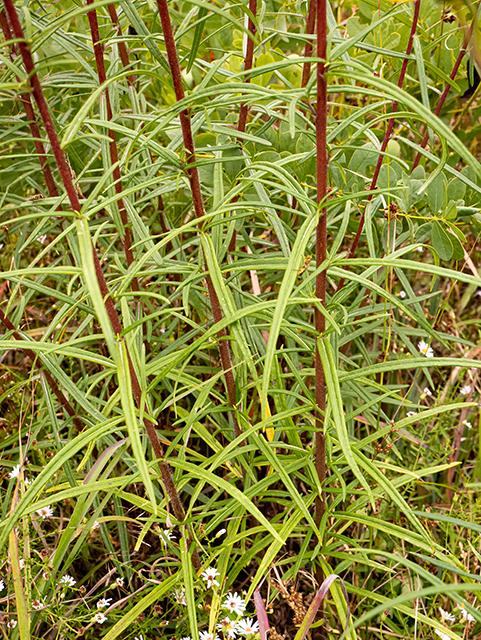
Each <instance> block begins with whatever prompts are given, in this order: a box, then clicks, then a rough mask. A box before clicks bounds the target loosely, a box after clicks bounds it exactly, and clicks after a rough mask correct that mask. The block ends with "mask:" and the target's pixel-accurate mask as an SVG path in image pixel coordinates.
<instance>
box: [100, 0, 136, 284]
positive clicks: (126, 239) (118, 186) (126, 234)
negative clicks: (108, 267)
mask: <svg viewBox="0 0 481 640" xmlns="http://www.w3.org/2000/svg"><path fill="white" fill-rule="evenodd" d="M87 4H88V5H91V4H93V0H87ZM87 17H88V19H89V24H90V32H91V34H92V42H93V45H94V53H95V63H96V65H97V73H98V76H99V84H100V85H102V84H104V82H106V80H107V74H106V73H105V63H104V48H103V46H102V45H101V44H100V34H99V25H98V21H97V11H96V10H95V9H92V10H91V11H88V12H87ZM104 94H105V104H106V109H107V120H108V121H109V122H110V121H111V120H112V107H111V104H110V95H109V90H108V88H107V87H106V88H105V90H104ZM109 138H110V145H109V146H110V158H111V160H112V164H113V165H115V166H114V170H113V177H114V187H115V193H116V194H117V195H118V196H119V198H118V200H117V204H118V207H119V213H120V219H121V220H122V225H123V233H121V236H122V246H123V248H124V253H125V259H126V261H127V265H128V266H129V267H130V266H131V264H132V263H133V262H134V255H133V253H132V231H131V230H130V227H129V219H128V216H127V211H126V209H125V204H124V201H123V198H122V197H121V195H120V194H121V193H122V178H121V176H120V167H119V164H118V160H119V154H118V150H117V140H116V137H115V131H114V130H113V129H110V128H109ZM132 289H133V290H134V291H138V290H139V281H138V279H137V278H136V277H134V278H132Z"/></svg>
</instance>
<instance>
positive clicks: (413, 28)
mask: <svg viewBox="0 0 481 640" xmlns="http://www.w3.org/2000/svg"><path fill="white" fill-rule="evenodd" d="M420 6H421V0H416V4H415V5H414V16H413V23H412V25H411V32H410V34H409V41H408V46H407V49H406V56H410V55H411V51H412V48H413V42H414V35H415V33H416V28H417V24H418V19H419V9H420ZM408 62H409V60H408V58H407V57H406V58H404V60H403V64H402V68H401V73H400V75H399V80H398V87H399V88H401V87H402V86H403V83H404V77H405V75H406V71H407V67H408ZM398 107H399V103H398V102H393V104H392V116H394V115H395V114H396V112H397V110H398ZM394 122H395V118H394V117H392V118H390V120H389V123H388V126H387V129H386V133H385V135H384V140H383V141H382V145H381V149H380V153H379V157H378V160H377V164H376V168H375V170H374V175H373V178H372V180H371V185H370V187H369V191H374V189H375V188H376V186H377V180H378V178H379V173H380V172H381V166H382V161H383V159H384V152H385V151H386V149H387V145H388V142H389V140H390V139H391V135H392V131H393V128H394ZM372 199H373V194H371V195H369V196H368V198H367V204H366V206H365V207H364V209H363V211H362V215H361V219H360V220H359V226H358V228H357V232H356V237H355V238H354V241H353V243H352V245H351V249H350V251H349V258H353V257H354V254H355V253H356V249H357V245H358V243H359V239H360V237H361V233H362V231H363V229H364V221H365V215H366V207H367V206H368V205H369V203H370V202H371V200H372ZM344 282H345V278H341V279H340V280H339V284H338V285H337V289H336V291H339V290H340V289H341V288H342V287H343V286H344Z"/></svg>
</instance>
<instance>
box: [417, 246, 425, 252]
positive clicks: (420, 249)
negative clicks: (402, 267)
mask: <svg viewBox="0 0 481 640" xmlns="http://www.w3.org/2000/svg"><path fill="white" fill-rule="evenodd" d="M416 251H419V253H424V247H418V248H417V249H416Z"/></svg>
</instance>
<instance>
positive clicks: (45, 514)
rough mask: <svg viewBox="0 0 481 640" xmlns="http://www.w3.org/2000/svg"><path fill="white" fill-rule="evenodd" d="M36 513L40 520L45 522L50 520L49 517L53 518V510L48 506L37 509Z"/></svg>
mask: <svg viewBox="0 0 481 640" xmlns="http://www.w3.org/2000/svg"><path fill="white" fill-rule="evenodd" d="M37 513H38V515H39V516H42V520H45V518H50V516H53V509H52V507H50V506H48V507H42V508H41V509H37Z"/></svg>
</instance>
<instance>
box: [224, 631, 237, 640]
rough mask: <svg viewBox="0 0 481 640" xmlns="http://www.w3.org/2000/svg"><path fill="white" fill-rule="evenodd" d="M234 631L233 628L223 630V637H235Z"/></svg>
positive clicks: (229, 638)
mask: <svg viewBox="0 0 481 640" xmlns="http://www.w3.org/2000/svg"><path fill="white" fill-rule="evenodd" d="M236 635H237V634H236V632H235V630H234V629H227V631H226V632H225V638H226V640H234V638H235V637H236Z"/></svg>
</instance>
